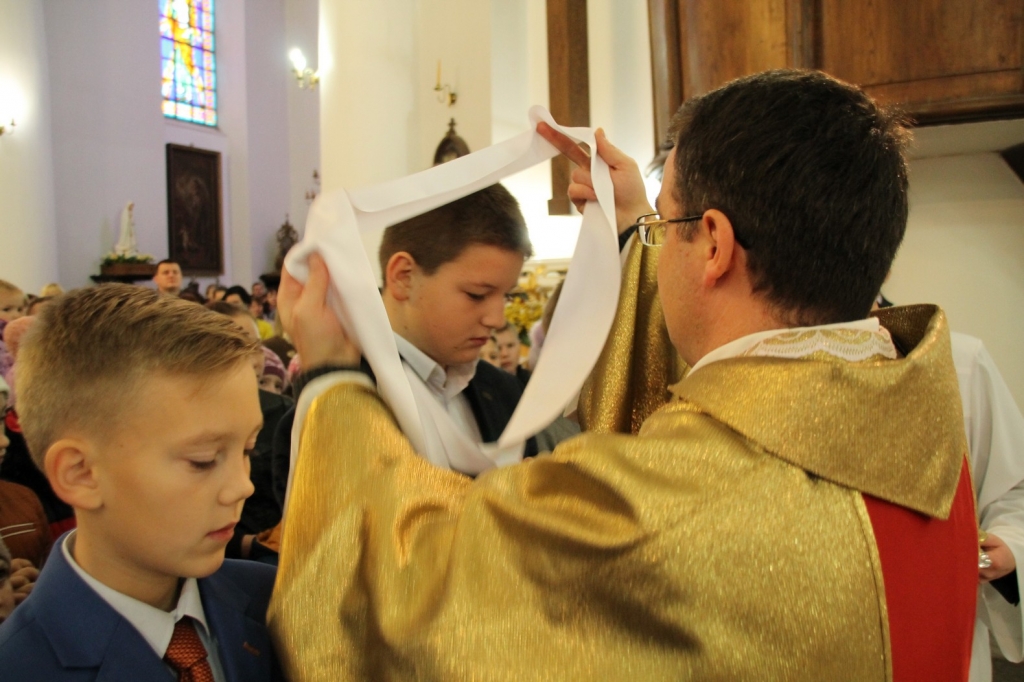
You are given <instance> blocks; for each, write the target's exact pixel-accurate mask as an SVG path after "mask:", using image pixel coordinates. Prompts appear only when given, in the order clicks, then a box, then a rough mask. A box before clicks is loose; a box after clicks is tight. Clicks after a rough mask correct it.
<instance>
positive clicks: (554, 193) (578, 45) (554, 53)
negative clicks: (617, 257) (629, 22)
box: [547, 0, 590, 215]
mask: <svg viewBox="0 0 1024 682" xmlns="http://www.w3.org/2000/svg"><path fill="white" fill-rule="evenodd" d="M547 11H548V98H549V108H550V110H551V115H552V116H553V117H554V119H555V120H556V121H558V122H559V123H561V124H563V125H570V126H589V125H590V76H589V73H590V70H589V59H588V56H587V0H548V5H547ZM570 172H571V171H570V164H569V161H568V159H566V158H565V157H563V156H556V157H555V158H554V159H552V160H551V201H549V202H548V214H550V215H569V214H570V213H571V209H572V204H571V202H570V201H569V198H568V197H567V196H566V191H567V190H568V188H569V174H570Z"/></svg>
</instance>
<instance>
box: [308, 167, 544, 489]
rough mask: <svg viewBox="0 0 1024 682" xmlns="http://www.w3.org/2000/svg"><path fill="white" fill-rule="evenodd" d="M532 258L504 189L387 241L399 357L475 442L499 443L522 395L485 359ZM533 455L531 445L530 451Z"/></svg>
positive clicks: (425, 217)
mask: <svg viewBox="0 0 1024 682" xmlns="http://www.w3.org/2000/svg"><path fill="white" fill-rule="evenodd" d="M532 253H533V247H532V246H531V244H530V239H529V234H528V233H527V229H526V222H525V221H524V220H523V216H522V213H521V212H520V210H519V204H518V202H517V201H516V200H515V197H513V196H512V194H511V193H509V191H508V190H507V189H505V188H504V187H503V186H501V185H491V186H489V187H486V188H484V189H482V190H479V191H477V192H474V193H472V194H469V195H467V196H465V197H463V198H461V199H458V200H456V201H453V202H451V203H449V204H445V205H444V206H441V207H439V208H435V209H434V210H432V211H428V212H427V213H424V214H421V215H418V216H416V217H413V218H410V219H408V220H405V221H402V222H400V223H396V224H395V225H392V226H390V227H388V228H387V229H386V230H385V231H384V236H383V239H382V240H381V245H380V251H379V254H378V256H379V260H380V268H381V273H382V276H383V280H384V287H383V290H382V294H381V295H382V297H383V300H384V308H385V309H386V310H387V314H388V319H389V320H390V322H391V328H392V329H393V330H394V332H395V340H396V341H397V343H398V352H399V355H400V356H401V358H402V361H403V362H404V363H405V364H406V365H407V366H408V367H409V368H411V369H412V370H413V372H412V374H411V375H410V377H411V379H412V380H414V381H416V380H418V381H421V382H422V383H423V385H425V386H426V387H427V389H428V390H429V392H430V393H431V395H432V396H433V398H434V399H436V400H437V401H438V402H439V403H440V404H441V405H442V406H443V407H444V409H445V410H446V411H447V413H448V415H449V416H450V417H451V419H452V421H453V422H454V424H455V426H456V428H458V429H460V430H461V431H462V432H463V433H464V434H466V435H467V436H469V438H470V439H471V440H472V441H473V442H475V443H488V442H493V441H496V440H497V439H498V437H499V436H500V435H501V432H502V431H503V430H504V429H505V426H506V425H507V424H508V421H509V419H510V418H511V416H512V413H513V412H514V411H515V408H516V405H517V404H518V403H519V399H520V397H522V392H523V389H522V387H521V386H520V384H519V382H518V381H517V380H516V379H515V377H514V376H513V375H511V374H508V373H506V372H502V371H501V370H500V369H498V368H496V367H494V366H493V365H490V364H489V363H486V362H478V360H479V357H480V349H481V348H482V347H483V346H484V344H486V343H487V342H488V341H489V340H490V338H491V334H492V332H493V331H494V330H495V329H499V328H501V327H503V326H504V325H505V296H506V294H508V292H509V291H511V290H512V289H513V288H514V287H515V286H516V283H517V282H518V281H519V274H520V272H521V271H522V267H523V262H524V261H525V260H526V259H527V258H529V257H530V255H531V254H532ZM326 385H327V384H323V383H321V388H324V387H326ZM536 452H537V450H536V443H535V441H534V440H533V439H530V440H529V441H528V442H527V444H526V446H525V447H524V454H525V455H526V456H532V455H534V454H536ZM452 458H453V459H455V456H453V457H452ZM450 466H451V468H453V469H455V470H461V469H460V465H459V464H458V463H452V464H450ZM463 473H474V474H476V473H479V472H478V471H473V472H465V471H464V472H463Z"/></svg>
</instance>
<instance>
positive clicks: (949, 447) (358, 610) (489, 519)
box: [268, 250, 964, 682]
mask: <svg viewBox="0 0 1024 682" xmlns="http://www.w3.org/2000/svg"><path fill="white" fill-rule="evenodd" d="M637 251H638V250H637ZM637 251H634V252H633V253H632V254H631V256H630V263H629V265H628V266H627V270H626V279H627V280H628V279H629V278H630V277H632V278H633V279H632V285H633V287H632V290H629V289H626V290H625V291H624V295H623V299H627V300H628V299H629V298H630V296H629V293H630V291H633V292H636V291H638V290H640V289H642V288H643V287H642V286H641V284H643V282H647V283H648V284H653V279H650V276H651V270H650V268H648V269H646V270H645V263H644V262H643V260H644V256H643V254H641V253H638V252H637ZM646 265H650V263H647V264H646ZM645 273H646V274H645ZM649 294H650V290H649V289H648V290H647V291H646V294H645V296H642V297H640V298H644V297H649ZM619 314H620V318H621V319H619V320H617V322H616V325H615V327H614V334H613V336H614V337H615V338H612V339H610V340H609V342H608V345H607V347H606V348H605V352H604V354H603V355H602V358H601V365H600V368H599V372H596V373H595V374H597V375H598V378H597V380H596V381H592V382H591V383H590V384H589V385H588V391H589V393H587V392H585V396H584V398H585V399H583V400H582V401H581V411H585V412H586V414H587V416H588V417H589V418H590V421H588V422H587V426H588V427H589V428H590V429H591V431H593V432H591V433H585V434H583V435H581V436H579V437H577V438H573V439H571V440H569V441H566V442H564V443H562V444H561V445H560V446H559V447H558V448H557V449H556V450H555V452H554V453H553V454H551V455H545V456H541V457H538V458H535V459H532V460H528V461H525V462H523V463H522V464H519V465H516V466H512V467H507V468H504V469H499V470H494V471H489V472H486V473H484V474H483V475H481V476H480V477H478V478H477V479H476V480H475V481H474V480H471V479H469V478H467V477H465V476H462V475H460V474H457V473H454V472H451V471H446V470H442V469H438V468H436V467H433V466H431V465H430V464H428V463H427V462H426V461H424V460H423V459H422V458H420V457H418V456H417V455H416V454H415V453H413V452H412V450H411V448H410V446H409V443H408V441H407V439H406V438H405V437H404V435H403V434H402V433H401V432H400V431H399V429H398V427H397V425H396V423H395V421H394V419H393V417H392V415H391V414H390V412H389V411H388V410H387V408H386V407H385V405H384V404H383V403H382V402H381V401H380V399H379V398H378V397H377V396H376V394H375V393H374V392H372V391H371V390H369V389H367V388H365V387H363V386H361V385H356V384H340V385H338V386H335V387H334V388H332V389H330V390H328V391H327V392H326V393H324V394H323V395H321V396H320V397H318V398H317V399H316V400H315V401H314V403H313V406H312V408H311V410H310V412H309V414H308V415H307V418H306V420H305V422H304V423H303V424H301V425H297V428H300V429H301V437H300V447H299V457H298V460H297V462H296V464H295V469H294V480H293V487H292V491H291V494H290V497H289V503H288V504H289V507H288V510H287V522H286V523H285V524H284V529H283V537H282V548H281V549H282V551H281V561H280V566H279V569H278V577H277V585H276V587H275V591H274V596H273V599H272V602H271V606H270V610H269V614H268V618H269V624H270V629H271V632H272V635H273V637H274V639H275V642H276V645H277V649H278V651H279V652H280V655H281V658H282V660H283V664H284V668H285V672H286V675H287V677H288V679H290V680H293V682H307V681H314V680H317V681H319V680H323V681H325V682H326V681H330V682H334V681H337V680H495V681H503V680H510V681H511V680H522V679H537V680H645V681H646V680H704V681H710V682H714V681H722V682H724V681H726V680H729V681H733V680H769V681H770V680H793V681H798V682H799V681H803V680H807V681H811V680H813V681H814V682H819V681H820V680H830V681H832V680H852V681H857V682H870V681H874V680H879V681H882V680H886V681H888V680H891V679H892V671H891V656H890V648H889V646H890V645H889V633H888V618H887V613H886V607H885V595H884V583H883V579H882V574H881V568H880V562H879V557H878V552H877V548H876V546H875V543H874V537H873V534H872V530H871V524H870V519H869V517H868V515H867V512H866V509H865V506H864V502H863V498H862V497H861V494H860V491H859V489H857V488H855V487H848V485H852V484H859V483H861V482H864V483H865V484H867V485H876V484H877V487H878V488H879V490H880V492H882V493H885V495H880V496H882V497H885V496H886V495H890V496H891V497H892V499H893V500H894V501H898V500H909V501H913V502H915V504H917V505H918V506H916V507H915V508H921V509H931V510H933V511H934V512H935V513H936V514H938V512H941V511H942V509H943V505H944V504H945V506H946V510H947V512H948V500H947V499H946V498H947V497H949V496H950V495H951V494H952V493H951V492H950V491H947V490H945V485H946V472H947V469H948V466H947V463H946V462H945V461H944V459H943V458H948V459H953V460H955V463H956V465H957V466H959V464H960V463H961V462H962V456H963V452H964V450H962V449H961V450H960V451H959V452H958V451H957V447H959V445H962V442H963V438H964V437H963V434H962V427H961V430H960V432H959V433H957V434H950V433H948V430H949V428H948V427H947V425H946V424H945V422H946V421H948V420H949V419H953V418H954V414H953V413H954V412H956V414H955V420H960V415H959V412H958V411H959V409H960V408H959V397H958V394H956V393H955V391H956V389H955V381H956V379H955V375H954V374H953V371H952V365H951V358H950V357H949V347H948V346H949V340H948V333H947V330H946V327H945V322H944V318H943V317H942V314H941V312H938V311H936V310H935V309H931V311H930V312H929V310H927V309H921V310H919V311H916V312H915V311H908V310H900V311H897V312H895V313H894V322H893V324H894V326H895V327H896V328H897V331H896V332H894V337H895V336H897V335H899V338H900V340H901V342H902V343H905V344H907V345H906V346H905V347H907V348H911V350H910V354H909V356H908V357H907V358H906V359H902V360H884V361H874V360H872V361H867V362H862V363H852V364H851V363H846V362H843V361H841V360H838V359H836V358H828V357H827V356H826V357H812V358H810V359H804V360H781V359H761V358H735V359H730V360H723V361H720V362H717V363H713V364H711V365H708V366H707V367H705V368H703V369H701V370H700V371H699V372H697V373H695V374H694V375H693V376H691V377H688V378H687V379H684V380H683V381H682V382H680V383H679V384H678V386H676V387H675V390H676V391H677V392H678V394H679V396H680V397H681V399H680V400H677V401H674V402H672V403H670V404H667V405H663V403H665V402H666V400H667V399H668V397H669V392H668V388H667V387H668V385H669V384H670V383H672V380H673V379H675V378H677V377H678V371H677V370H678V369H679V368H681V367H682V365H681V362H680V363H677V360H676V359H675V357H676V356H675V354H674V351H673V353H672V355H667V354H666V353H665V350H664V348H663V347H662V348H660V349H659V348H658V346H659V344H662V343H664V342H667V336H661V337H659V336H657V335H655V336H654V337H653V338H655V340H656V341H657V343H654V344H643V343H640V342H638V341H637V337H641V336H644V335H647V334H652V333H654V332H653V331H652V330H654V329H655V328H658V329H660V330H661V331H660V332H659V333H661V334H664V323H663V321H661V312H660V306H659V305H657V304H656V303H652V304H649V305H646V307H645V306H644V305H643V304H641V305H637V304H633V305H630V304H622V305H620V309H619ZM885 319H886V318H883V320H885ZM884 323H885V322H884V321H883V324H884ZM650 338H651V337H648V339H650ZM670 347H671V346H669V348H670ZM943 372H948V373H949V376H948V377H946V376H944V375H943ZM636 373H639V375H640V376H642V377H644V379H643V380H642V381H641V382H640V385H638V386H634V387H633V388H632V389H629V388H625V389H622V388H619V387H618V386H617V385H616V383H617V382H623V381H624V382H626V383H628V382H629V381H630V377H631V376H634V375H635V374H636ZM602 379H603V380H602ZM950 381H952V384H951V383H950ZM950 386H952V387H953V392H952V393H951V392H950V391H949V390H948V389H949V387H950ZM587 395H589V397H587ZM855 396H856V399H854V398H855ZM947 398H948V400H947ZM633 403H638V404H639V406H638V407H635V408H634V407H633ZM947 403H948V404H947ZM605 404H611V405H612V409H605V407H604V406H605ZM659 406H660V409H658V408H659ZM583 407H585V410H584V409H582V408H583ZM651 412H653V414H650V413H651ZM647 414H650V416H649V417H647V418H646V420H644V416H645V415H647ZM641 422H642V428H641V427H640V424H641ZM888 423H896V424H900V425H901V427H900V429H899V433H898V434H897V433H894V430H893V429H890V428H889V427H887V426H886V424H888ZM957 423H962V422H960V421H957ZM635 430H639V435H638V436H632V435H622V434H618V433H612V432H614V431H625V432H632V431H635ZM893 436H897V437H898V438H899V440H897V441H894V442H896V443H898V445H899V447H898V448H897V447H894V446H893V445H892V444H891V443H890V441H888V440H886V439H887V438H890V437H893ZM943 438H948V439H949V440H948V441H945V440H943ZM915 459H916V460H920V462H923V464H922V463H915V462H914V460H915ZM805 466H806V467H808V469H807V470H805V469H804V468H803V467H805ZM812 467H813V468H812ZM886 471H888V476H889V477H891V478H893V479H899V478H901V477H904V476H921V477H923V480H922V479H921V478H916V479H914V480H913V481H911V483H909V484H908V483H900V482H896V483H891V482H890V484H889V485H885V484H886V482H887V481H886V479H885V476H884V475H883V473H884V472H886ZM915 485H916V486H918V487H922V488H925V487H931V488H934V490H929V491H925V492H924V493H915V491H914V490H913V488H914V487H915ZM952 485H953V486H954V487H955V485H956V479H955V478H954V479H953V481H952Z"/></svg>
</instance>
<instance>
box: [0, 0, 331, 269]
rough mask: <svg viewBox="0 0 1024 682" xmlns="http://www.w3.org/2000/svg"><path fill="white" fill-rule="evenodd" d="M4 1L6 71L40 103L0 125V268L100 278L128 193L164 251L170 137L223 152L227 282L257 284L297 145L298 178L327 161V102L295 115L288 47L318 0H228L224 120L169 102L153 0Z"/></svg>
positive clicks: (147, 233) (222, 41) (311, 25)
mask: <svg viewBox="0 0 1024 682" xmlns="http://www.w3.org/2000/svg"><path fill="white" fill-rule="evenodd" d="M0 3H2V4H0V17H3V19H2V21H0V79H3V78H5V74H9V75H7V76H6V78H7V80H9V81H11V82H13V83H15V84H16V85H17V87H18V89H19V91H21V92H22V93H23V94H24V96H25V101H26V103H27V105H28V107H29V110H30V112H31V113H28V112H26V116H25V122H24V125H19V130H18V134H17V135H16V136H15V137H12V138H9V139H4V140H0V179H2V182H0V215H3V216H4V223H3V224H4V231H3V237H2V239H3V242H0V243H2V244H3V248H2V250H0V268H3V272H4V274H7V276H8V277H10V278H12V279H18V280H19V281H23V282H24V286H26V287H27V288H29V289H34V288H38V287H37V284H36V282H38V283H45V282H47V281H52V280H59V281H60V282H61V283H63V284H64V285H65V286H80V285H85V284H88V283H90V280H89V275H91V274H96V273H97V272H99V264H100V261H101V260H102V258H103V256H104V255H105V254H106V253H108V252H109V251H110V250H111V249H112V247H113V244H114V242H115V240H116V237H117V234H116V233H117V226H118V222H119V215H120V211H121V209H122V208H123V206H124V204H125V203H126V202H128V201H134V202H135V223H136V233H137V236H138V241H139V248H140V250H141V251H143V252H146V253H150V254H152V255H153V256H155V257H156V258H158V259H159V258H163V257H165V256H166V255H167V253H168V240H167V199H166V191H167V190H166V158H165V144H166V143H168V142H173V143H176V144H184V145H194V146H196V147H199V148H203V149H211V150H214V151H218V152H220V153H221V154H222V159H221V160H222V169H221V170H222V178H223V183H224V184H223V196H222V200H223V208H224V216H223V217H224V256H225V275H224V276H223V277H222V278H221V279H222V281H227V282H238V283H241V284H245V285H248V284H249V283H250V282H252V281H253V279H254V277H255V276H256V275H258V274H259V273H261V272H263V271H265V270H267V269H269V267H270V265H271V262H272V258H273V254H274V250H275V248H276V244H275V243H274V239H273V235H274V233H275V232H276V230H277V229H278V227H279V226H280V224H281V223H282V222H283V221H284V219H285V216H286V214H288V213H289V211H290V210H292V206H293V204H295V199H294V194H295V192H294V186H295V185H296V184H297V182H298V181H297V180H295V179H294V177H293V176H294V175H295V174H293V173H292V172H291V162H292V147H298V148H299V149H300V152H299V158H300V159H301V165H302V169H301V176H302V182H303V183H308V181H309V178H310V176H311V174H312V170H313V168H314V167H316V164H317V163H318V152H317V149H316V148H317V144H318V132H317V130H316V127H317V126H316V112H315V109H316V106H315V104H314V105H313V106H312V107H310V106H309V105H307V106H306V110H305V111H302V110H300V111H299V112H298V113H297V115H294V116H293V115H292V114H293V112H292V107H291V106H290V103H289V102H290V100H289V98H290V94H291V93H290V90H291V89H295V88H294V84H293V83H292V82H291V79H290V76H289V70H288V69H289V67H288V63H287V57H286V52H287V45H288V39H287V36H288V35H289V30H290V29H289V20H290V19H291V18H292V17H299V18H300V20H301V22H302V24H301V27H300V33H301V32H302V31H305V34H306V35H307V37H308V36H310V35H315V30H316V29H315V25H316V12H317V3H318V0H220V2H218V3H217V43H218V44H217V60H218V65H217V66H218V68H217V71H218V103H219V108H220V111H219V125H218V127H217V128H207V127H205V126H198V125H194V124H187V123H182V122H176V121H173V120H171V119H165V118H164V117H163V115H162V114H161V112H160V51H159V29H158V26H159V24H158V17H159V7H158V4H157V3H156V2H154V1H149V0H147V1H145V2H143V1H140V2H124V1H123V0H89V2H81V1H77V0H0ZM286 3H287V11H286ZM309 39H310V40H312V38H309ZM47 72H48V74H47ZM314 97H315V96H314ZM311 109H312V112H313V113H312V116H310V113H309V111H310V110H311ZM51 111H52V114H51ZM9 142H10V144H8V143H9ZM51 168H52V170H51ZM303 203H304V202H303ZM4 274H0V277H3V276H4Z"/></svg>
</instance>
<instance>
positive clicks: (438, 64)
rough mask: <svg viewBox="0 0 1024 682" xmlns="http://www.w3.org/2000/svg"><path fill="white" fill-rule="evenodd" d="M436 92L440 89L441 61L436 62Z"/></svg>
mask: <svg viewBox="0 0 1024 682" xmlns="http://www.w3.org/2000/svg"><path fill="white" fill-rule="evenodd" d="M435 89H437V90H440V89H441V60H440V59H438V60H437V88H435Z"/></svg>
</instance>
